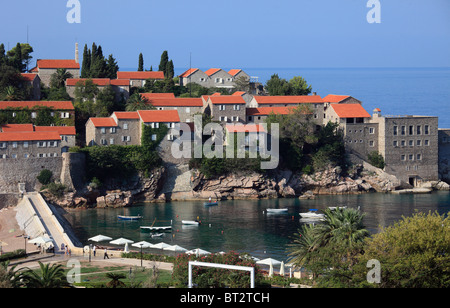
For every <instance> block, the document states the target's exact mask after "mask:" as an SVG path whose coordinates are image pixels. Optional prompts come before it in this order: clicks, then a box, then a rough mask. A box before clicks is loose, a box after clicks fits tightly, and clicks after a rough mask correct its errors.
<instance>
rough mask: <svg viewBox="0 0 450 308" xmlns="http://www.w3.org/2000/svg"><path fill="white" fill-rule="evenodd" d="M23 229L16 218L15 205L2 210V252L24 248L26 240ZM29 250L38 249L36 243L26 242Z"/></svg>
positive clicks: (0, 213) (0, 228) (0, 212)
mask: <svg viewBox="0 0 450 308" xmlns="http://www.w3.org/2000/svg"><path fill="white" fill-rule="evenodd" d="M23 234H24V231H23V230H20V227H19V225H18V224H17V220H16V210H15V208H14V207H7V208H3V209H1V210H0V241H1V242H2V252H10V251H14V250H17V249H24V247H25V240H24V238H23V237H22V235H23ZM26 249H27V252H31V251H36V250H38V248H37V246H35V245H34V244H28V243H27V244H26Z"/></svg>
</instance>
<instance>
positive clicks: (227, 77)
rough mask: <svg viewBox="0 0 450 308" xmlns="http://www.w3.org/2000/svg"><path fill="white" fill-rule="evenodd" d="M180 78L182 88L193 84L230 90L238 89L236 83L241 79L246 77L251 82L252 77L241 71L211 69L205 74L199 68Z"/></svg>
mask: <svg viewBox="0 0 450 308" xmlns="http://www.w3.org/2000/svg"><path fill="white" fill-rule="evenodd" d="M178 77H179V82H180V85H181V86H186V85H187V84H189V83H190V82H192V83H196V84H199V85H201V86H203V87H205V88H226V89H230V90H231V89H233V88H235V87H236V84H235V83H234V81H235V80H236V79H237V78H239V77H244V78H245V79H247V80H248V81H250V76H249V75H248V74H247V73H246V72H244V71H243V70H241V69H232V70H230V71H228V72H227V71H224V70H223V69H221V68H211V69H209V70H207V71H205V72H203V71H202V70H200V69H198V68H191V69H188V70H187V71H185V72H184V73H182V74H181V75H179V76H178Z"/></svg>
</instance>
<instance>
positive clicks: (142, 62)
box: [138, 53, 144, 72]
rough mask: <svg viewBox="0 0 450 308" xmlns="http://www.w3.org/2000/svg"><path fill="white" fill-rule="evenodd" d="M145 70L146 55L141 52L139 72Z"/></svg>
mask: <svg viewBox="0 0 450 308" xmlns="http://www.w3.org/2000/svg"><path fill="white" fill-rule="evenodd" d="M143 70H144V56H143V55H142V53H140V54H139V65H138V72H142V71H143Z"/></svg>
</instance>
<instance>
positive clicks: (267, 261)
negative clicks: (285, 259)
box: [256, 258, 281, 266]
mask: <svg viewBox="0 0 450 308" xmlns="http://www.w3.org/2000/svg"><path fill="white" fill-rule="evenodd" d="M256 264H264V265H272V266H273V265H281V262H280V261H278V260H275V259H272V258H267V259H263V260H259V261H256Z"/></svg>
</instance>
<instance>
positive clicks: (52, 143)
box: [48, 141, 58, 148]
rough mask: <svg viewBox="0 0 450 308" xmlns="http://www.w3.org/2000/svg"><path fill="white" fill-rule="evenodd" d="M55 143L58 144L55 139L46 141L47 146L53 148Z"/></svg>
mask: <svg viewBox="0 0 450 308" xmlns="http://www.w3.org/2000/svg"><path fill="white" fill-rule="evenodd" d="M57 145H58V142H57V141H49V142H48V146H49V147H53V148H55V147H56V146H57Z"/></svg>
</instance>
